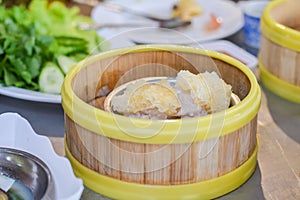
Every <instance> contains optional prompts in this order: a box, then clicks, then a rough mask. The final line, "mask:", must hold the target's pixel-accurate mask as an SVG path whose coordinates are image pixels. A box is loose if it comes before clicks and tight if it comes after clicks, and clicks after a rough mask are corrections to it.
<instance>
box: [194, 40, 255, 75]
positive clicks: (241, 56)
mask: <svg viewBox="0 0 300 200" xmlns="http://www.w3.org/2000/svg"><path fill="white" fill-rule="evenodd" d="M191 46H194V47H199V48H204V49H209V50H213V51H217V52H220V53H224V54H227V55H230V56H232V57H233V58H236V59H237V60H239V61H241V62H242V63H244V64H245V65H246V66H248V67H249V68H250V69H251V70H252V71H253V70H255V68H256V67H257V64H258V60H257V58H256V57H255V56H254V55H252V54H250V53H248V52H247V51H246V50H244V49H242V48H240V47H239V46H237V45H236V44H234V43H232V42H230V41H227V40H217V41H212V42H207V43H202V44H193V45H191Z"/></svg>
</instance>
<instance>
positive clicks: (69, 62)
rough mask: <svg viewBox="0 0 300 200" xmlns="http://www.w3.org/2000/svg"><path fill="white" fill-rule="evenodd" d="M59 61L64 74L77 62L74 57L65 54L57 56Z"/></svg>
mask: <svg viewBox="0 0 300 200" xmlns="http://www.w3.org/2000/svg"><path fill="white" fill-rule="evenodd" d="M57 62H58V65H59V66H60V68H61V69H62V71H63V72H64V74H67V73H68V71H69V70H70V69H71V68H72V67H74V66H75V65H76V63H77V62H76V61H75V60H74V59H73V58H71V57H67V56H63V55H61V56H58V57H57Z"/></svg>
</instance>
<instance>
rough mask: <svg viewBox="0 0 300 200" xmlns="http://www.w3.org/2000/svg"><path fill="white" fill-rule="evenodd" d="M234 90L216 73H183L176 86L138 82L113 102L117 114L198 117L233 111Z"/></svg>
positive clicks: (167, 82)
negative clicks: (231, 106)
mask: <svg viewBox="0 0 300 200" xmlns="http://www.w3.org/2000/svg"><path fill="white" fill-rule="evenodd" d="M230 97H231V86H230V85H228V84H226V83H225V82H224V81H223V80H222V79H220V78H219V76H218V75H217V73H215V72H211V73H210V72H204V73H200V74H197V75H195V74H192V73H190V72H189V71H185V70H182V71H180V72H179V73H178V74H177V77H176V79H175V84H172V85H171V84H170V82H169V81H168V80H167V79H163V80H161V81H160V82H155V83H153V82H149V81H145V80H142V79H141V80H138V81H136V82H134V83H131V84H129V85H128V86H127V87H126V90H125V91H124V93H123V94H121V95H115V96H113V97H112V99H111V108H112V111H113V112H115V113H119V114H122V115H125V116H130V117H137V118H146V119H173V118H187V117H198V116H203V115H207V114H210V113H214V112H218V111H221V110H225V109H227V108H228V107H229V104H230Z"/></svg>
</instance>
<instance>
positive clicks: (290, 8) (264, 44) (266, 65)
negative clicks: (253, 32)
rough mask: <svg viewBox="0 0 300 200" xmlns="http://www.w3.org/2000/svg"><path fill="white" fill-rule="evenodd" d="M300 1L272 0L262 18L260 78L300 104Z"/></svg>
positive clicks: (274, 90) (276, 91)
mask: <svg viewBox="0 0 300 200" xmlns="http://www.w3.org/2000/svg"><path fill="white" fill-rule="evenodd" d="M299 8H300V1H299V0H276V1H271V2H270V3H269V4H268V6H267V7H266V9H265V10H264V13H263V15H262V19H261V29H262V38H261V45H260V51H259V56H258V57H259V68H260V79H261V81H262V83H263V84H264V85H265V86H266V87H267V88H268V89H269V90H270V91H272V92H273V93H275V94H277V95H279V96H281V97H283V98H285V99H287V100H290V101H292V102H296V103H300V12H299Z"/></svg>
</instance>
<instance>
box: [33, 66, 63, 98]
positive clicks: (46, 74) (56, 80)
mask: <svg viewBox="0 0 300 200" xmlns="http://www.w3.org/2000/svg"><path fill="white" fill-rule="evenodd" d="M63 82H64V75H63V73H62V72H61V71H60V69H59V67H58V66H57V65H56V64H55V63H52V62H47V63H46V64H45V66H44V67H43V69H42V72H41V74H40V76H39V88H40V91H42V92H46V93H54V94H58V93H60V90H61V86H62V84H63Z"/></svg>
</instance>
